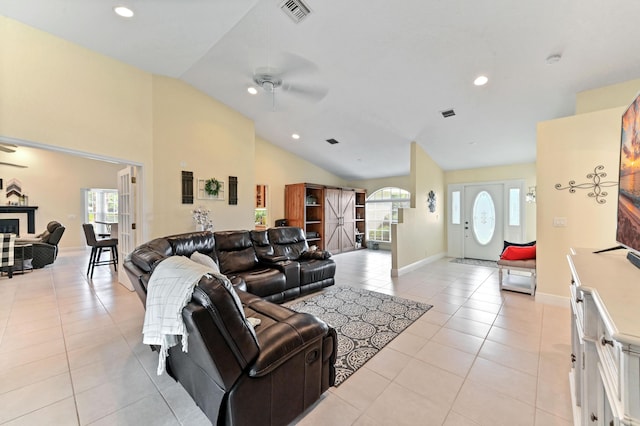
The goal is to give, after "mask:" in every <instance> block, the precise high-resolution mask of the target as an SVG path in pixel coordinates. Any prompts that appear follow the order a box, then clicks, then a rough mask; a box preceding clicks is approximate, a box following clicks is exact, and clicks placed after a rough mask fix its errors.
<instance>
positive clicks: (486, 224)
mask: <svg viewBox="0 0 640 426" xmlns="http://www.w3.org/2000/svg"><path fill="white" fill-rule="evenodd" d="M503 192H504V186H503V185H502V184H492V185H469V186H465V188H464V200H465V201H464V212H465V214H464V257H466V258H472V259H485V260H497V259H498V258H499V256H500V252H501V251H502V247H503V240H504V238H503V233H504V231H503V230H504V205H503V203H504V201H503Z"/></svg>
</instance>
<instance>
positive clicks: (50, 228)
mask: <svg viewBox="0 0 640 426" xmlns="http://www.w3.org/2000/svg"><path fill="white" fill-rule="evenodd" d="M65 229H66V228H65V227H64V226H62V224H61V223H60V222H56V221H55V220H53V221H51V222H49V223H48V224H47V229H45V230H44V232H42V233H41V234H38V235H36V236H35V238H18V239H16V244H32V245H33V260H32V261H31V266H32V267H33V268H34V269H39V268H44V267H45V266H46V265H50V264H52V263H53V262H54V261H55V260H56V258H57V257H58V243H59V242H60V239H61V238H62V234H64V231H65Z"/></svg>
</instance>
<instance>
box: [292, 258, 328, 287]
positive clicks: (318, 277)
mask: <svg viewBox="0 0 640 426" xmlns="http://www.w3.org/2000/svg"><path fill="white" fill-rule="evenodd" d="M335 274H336V264H335V262H334V261H333V260H331V259H328V260H319V259H313V260H305V261H302V262H300V285H301V286H303V285H305V284H309V283H314V282H317V281H322V280H325V279H327V278H333V276H334V275H335Z"/></svg>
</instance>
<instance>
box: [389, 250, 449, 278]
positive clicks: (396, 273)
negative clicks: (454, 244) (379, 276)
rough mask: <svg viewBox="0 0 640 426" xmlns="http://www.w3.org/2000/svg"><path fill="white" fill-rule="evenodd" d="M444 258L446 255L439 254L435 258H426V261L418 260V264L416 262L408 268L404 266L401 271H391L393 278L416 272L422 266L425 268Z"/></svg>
mask: <svg viewBox="0 0 640 426" xmlns="http://www.w3.org/2000/svg"><path fill="white" fill-rule="evenodd" d="M443 257H445V253H438V254H434V255H433V256H429V257H425V258H424V259H421V260H418V261H417V262H414V263H412V264H410V265H407V266H403V267H402V268H399V269H394V268H392V269H391V276H392V277H400V276H402V275H404V274H407V273H409V272H411V271H415V270H416V269H418V268H420V267H421V266H424V265H426V264H428V263H432V262H435V261H436V260H439V259H442V258H443Z"/></svg>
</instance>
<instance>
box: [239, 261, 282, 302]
mask: <svg viewBox="0 0 640 426" xmlns="http://www.w3.org/2000/svg"><path fill="white" fill-rule="evenodd" d="M238 276H239V277H241V278H242V279H243V280H244V281H245V282H246V284H247V291H248V292H249V293H251V294H255V295H256V296H260V297H267V296H272V295H278V294H281V293H283V292H284V291H285V290H286V289H287V282H286V278H285V275H284V274H283V273H282V272H280V271H278V270H277V269H270V268H257V269H252V270H249V271H242V272H239V273H238Z"/></svg>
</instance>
